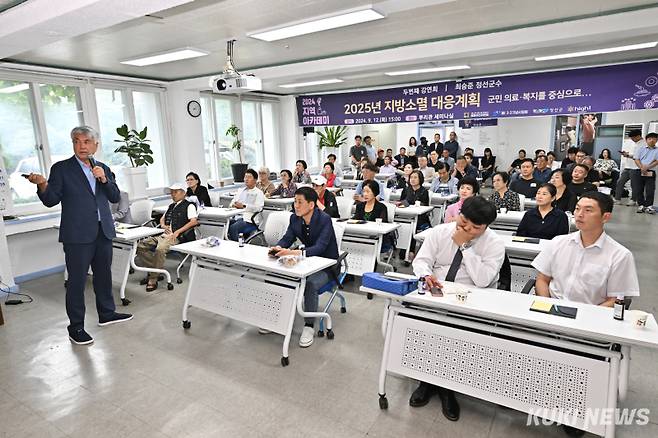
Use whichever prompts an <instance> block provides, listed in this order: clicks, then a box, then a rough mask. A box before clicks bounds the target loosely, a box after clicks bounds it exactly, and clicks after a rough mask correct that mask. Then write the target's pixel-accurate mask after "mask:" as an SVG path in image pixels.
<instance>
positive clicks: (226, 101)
mask: <svg viewBox="0 0 658 438" xmlns="http://www.w3.org/2000/svg"><path fill="white" fill-rule="evenodd" d="M234 102H235V100H234V99H230V98H220V97H203V98H202V99H201V109H202V111H201V118H202V119H201V122H202V125H203V144H204V153H205V158H206V163H207V164H206V165H207V170H208V175H209V176H210V179H215V180H219V179H222V178H229V177H231V176H232V172H231V163H235V162H237V161H238V154H237V151H235V150H233V149H232V148H231V145H232V144H233V137H230V136H228V135H226V130H227V129H228V128H229V127H230V126H231V125H232V124H233V123H234V122H233V120H234V117H233V104H234Z"/></svg>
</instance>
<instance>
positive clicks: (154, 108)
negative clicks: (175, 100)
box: [133, 91, 168, 187]
mask: <svg viewBox="0 0 658 438" xmlns="http://www.w3.org/2000/svg"><path fill="white" fill-rule="evenodd" d="M133 106H134V108H135V123H136V129H137V130H138V131H141V130H142V129H144V127H145V126H146V127H148V130H147V134H148V135H147V138H148V139H149V140H151V141H150V143H149V144H150V145H151V150H152V151H153V160H154V162H153V164H151V165H149V166H148V167H147V168H146V169H147V176H148V185H149V187H165V186H166V185H168V182H167V181H166V179H167V175H166V154H165V147H164V136H163V134H162V124H161V120H162V117H161V114H160V94H159V93H154V92H145V91H134V92H133Z"/></svg>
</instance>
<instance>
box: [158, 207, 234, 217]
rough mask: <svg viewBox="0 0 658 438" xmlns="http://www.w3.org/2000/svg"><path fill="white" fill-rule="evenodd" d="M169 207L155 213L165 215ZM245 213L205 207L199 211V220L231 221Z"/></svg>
mask: <svg viewBox="0 0 658 438" xmlns="http://www.w3.org/2000/svg"><path fill="white" fill-rule="evenodd" d="M167 208H168V206H162V207H155V208H154V209H153V211H156V212H158V213H162V214H164V213H165V212H166V211H167ZM242 212H243V211H242V210H240V209H239V208H224V207H203V208H202V209H200V210H199V218H200V219H203V218H207V219H229V218H232V217H233V216H237V215H238V214H241V213H242Z"/></svg>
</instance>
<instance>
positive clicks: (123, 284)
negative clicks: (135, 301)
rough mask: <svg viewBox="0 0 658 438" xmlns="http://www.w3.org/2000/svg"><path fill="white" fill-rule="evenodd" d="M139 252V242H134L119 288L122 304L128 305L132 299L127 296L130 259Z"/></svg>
mask: <svg viewBox="0 0 658 438" xmlns="http://www.w3.org/2000/svg"><path fill="white" fill-rule="evenodd" d="M136 254H137V242H133V244H132V246H131V247H130V255H129V256H128V264H127V266H126V267H125V269H124V272H123V279H122V280H121V289H119V296H120V297H121V304H122V305H124V306H127V305H128V304H130V300H129V299H128V298H126V285H127V284H128V274H129V273H130V260H132V259H133V258H134V257H135V255H136Z"/></svg>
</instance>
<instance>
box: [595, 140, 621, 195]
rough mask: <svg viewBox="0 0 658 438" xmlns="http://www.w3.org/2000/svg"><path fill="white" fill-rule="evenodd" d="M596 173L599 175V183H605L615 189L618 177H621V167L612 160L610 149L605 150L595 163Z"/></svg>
mask: <svg viewBox="0 0 658 438" xmlns="http://www.w3.org/2000/svg"><path fill="white" fill-rule="evenodd" d="M594 171H595V172H596V173H597V175H598V179H599V181H605V183H606V185H608V186H609V187H614V186H615V184H616V182H617V181H616V178H615V173H616V176H618V175H619V167H618V166H617V162H616V161H615V160H613V159H612V156H611V153H610V149H607V148H606V149H603V150H602V151H601V154H600V155H599V159H598V160H596V162H595V163H594Z"/></svg>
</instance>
